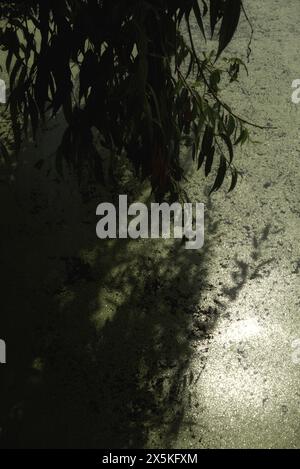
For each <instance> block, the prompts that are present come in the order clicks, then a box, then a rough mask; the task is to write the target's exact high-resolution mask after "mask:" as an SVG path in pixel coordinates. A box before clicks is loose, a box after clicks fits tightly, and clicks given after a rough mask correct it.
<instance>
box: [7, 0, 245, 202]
mask: <svg viewBox="0 0 300 469" xmlns="http://www.w3.org/2000/svg"><path fill="white" fill-rule="evenodd" d="M241 8H242V5H241V0H210V1H208V0H207V1H204V0H202V1H199V2H198V1H197V0H129V1H124V0H114V1H112V0H89V1H85V0H59V1H58V0H36V1H33V0H31V1H26V2H21V4H20V5H19V7H18V8H15V9H9V13H8V12H7V11H6V12H3V13H2V20H3V18H4V16H5V15H6V16H7V22H6V26H5V28H4V29H3V30H2V31H1V33H0V47H1V49H2V50H5V51H7V60H6V68H7V71H8V72H9V75H10V98H9V108H10V112H11V118H12V124H13V131H14V137H15V143H16V149H17V150H18V149H19V148H20V145H21V140H22V135H23V134H24V133H25V134H27V131H28V127H29V124H31V128H32V134H33V136H35V135H36V131H37V129H38V125H39V122H40V121H41V120H44V119H45V118H46V116H47V115H48V113H49V112H51V113H52V114H56V113H57V112H59V111H60V110H61V109H62V110H63V112H64V115H65V118H66V120H67V123H68V128H67V129H66V131H65V134H64V136H63V139H62V142H61V145H60V147H59V149H58V153H57V168H58V170H59V171H62V170H63V165H64V163H63V162H64V161H66V162H67V163H68V164H69V165H72V166H73V167H74V168H75V169H76V170H77V172H78V174H79V176H80V175H81V174H82V172H84V171H86V170H88V171H89V172H90V174H93V175H94V176H97V177H99V178H100V179H101V174H102V170H101V158H100V156H99V154H98V152H97V151H96V148H95V147H94V143H93V133H92V129H93V128H95V129H97V130H98V131H99V134H100V136H101V145H102V146H103V147H105V148H107V149H109V150H110V151H111V152H112V153H114V154H125V155H126V156H127V157H128V158H129V160H130V161H131V162H132V164H133V167H134V168H135V170H136V172H137V174H138V175H139V176H140V177H141V178H148V179H149V180H150V181H151V184H152V188H153V191H154V192H155V194H156V196H157V197H158V198H161V197H163V196H164V195H165V194H166V193H169V194H171V196H173V197H177V195H178V193H180V182H181V180H182V178H183V170H182V168H181V165H180V160H179V156H180V152H181V149H182V145H185V146H187V147H190V148H191V149H192V155H193V158H194V159H195V160H196V161H197V164H198V168H200V167H201V166H202V164H203V163H204V162H205V175H208V174H209V173H210V172H211V169H212V167H213V163H214V160H215V157H216V155H218V160H219V166H217V167H218V170H217V176H216V180H215V183H214V185H213V188H212V190H217V189H218V188H219V187H220V186H221V185H222V183H223V180H224V177H225V174H226V172H227V170H228V169H229V170H230V171H231V175H232V182H231V186H230V190H232V189H233V188H234V186H235V184H236V181H237V171H236V169H235V168H234V166H233V163H232V160H233V155H234V151H233V148H234V145H236V144H238V143H244V141H245V140H246V139H247V136H248V134H247V132H246V130H245V128H244V126H243V121H242V120H241V119H239V118H238V117H237V116H236V115H234V114H232V112H231V110H230V108H229V107H228V106H227V105H226V104H224V103H223V102H222V101H221V100H220V99H219V97H218V92H219V84H220V81H221V79H222V76H223V75H226V74H227V76H228V77H229V80H230V81H234V80H236V79H237V75H238V72H239V67H240V65H241V63H242V62H241V61H240V60H239V59H232V60H230V61H228V62H227V68H225V69H224V68H223V69H221V68H217V67H216V65H215V60H216V59H217V58H218V57H219V56H220V54H221V53H222V51H223V50H224V49H225V48H226V46H227V45H228V43H229V42H230V41H231V39H232V37H233V35H234V33H235V30H236V27H237V24H238V21H239V17H240V12H241ZM192 16H193V17H194V18H195V19H196V22H197V24H198V27H199V30H198V32H197V34H199V35H200V36H202V38H203V44H204V42H205V36H206V34H205V26H204V25H205V20H206V17H208V21H209V23H210V30H211V31H210V32H211V34H212V35H213V34H214V33H215V32H216V31H218V37H219V40H218V51H217V53H216V55H215V56H214V55H210V56H206V55H205V54H203V51H199V50H197V51H196V48H195V45H194V38H193V34H192V31H191V27H190V23H191V18H192ZM184 22H185V23H186V27H187V31H188V37H186V36H185V35H183V33H182V26H183V25H184ZM194 34H195V33H194ZM72 69H73V70H74V69H75V70H76V69H77V70H78V73H79V74H78V77H79V78H78V79H79V93H78V94H79V96H78V97H77V99H75V98H74V77H73V76H72Z"/></svg>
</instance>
